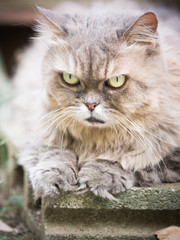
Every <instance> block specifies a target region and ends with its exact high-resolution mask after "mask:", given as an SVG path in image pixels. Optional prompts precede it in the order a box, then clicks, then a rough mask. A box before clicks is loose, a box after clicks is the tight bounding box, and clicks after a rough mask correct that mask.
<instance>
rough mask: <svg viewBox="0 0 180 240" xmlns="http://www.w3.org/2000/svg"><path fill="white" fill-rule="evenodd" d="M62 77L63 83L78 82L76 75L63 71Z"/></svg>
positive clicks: (73, 83)
mask: <svg viewBox="0 0 180 240" xmlns="http://www.w3.org/2000/svg"><path fill="white" fill-rule="evenodd" d="M62 78H63V80H64V81H65V83H67V84H69V85H77V84H79V79H78V78H77V77H76V76H74V75H72V74H69V73H63V74H62Z"/></svg>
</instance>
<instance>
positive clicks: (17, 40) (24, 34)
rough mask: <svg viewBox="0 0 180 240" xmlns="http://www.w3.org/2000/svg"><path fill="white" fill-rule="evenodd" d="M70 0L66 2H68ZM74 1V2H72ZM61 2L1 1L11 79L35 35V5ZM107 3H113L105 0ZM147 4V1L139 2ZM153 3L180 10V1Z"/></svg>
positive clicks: (0, 43)
mask: <svg viewBox="0 0 180 240" xmlns="http://www.w3.org/2000/svg"><path fill="white" fill-rule="evenodd" d="M67 1H68V0H66V2H67ZM71 1H72V0H71ZM93 1H94V2H96V1H95V0H81V1H80V0H74V2H83V3H85V2H87V3H90V2H93ZM60 2H62V1H60V0H30V1H27V0H0V52H1V55H2V58H3V62H4V68H5V71H6V73H7V74H8V76H9V77H11V76H12V74H13V72H14V68H15V66H16V61H17V60H18V53H20V52H19V51H18V50H20V49H22V47H23V46H24V45H26V44H27V43H28V42H29V38H30V36H32V35H33V30H32V28H31V27H32V25H33V24H34V23H35V17H36V15H35V12H34V10H33V7H34V6H35V5H38V6H41V7H44V8H50V9H52V8H54V7H55V6H56V5H57V4H58V3H60ZM105 2H111V1H110V0H109V1H108V0H105ZM139 2H145V0H139ZM151 2H154V3H159V4H162V5H167V6H168V7H175V8H180V0H173V1H172V0H151Z"/></svg>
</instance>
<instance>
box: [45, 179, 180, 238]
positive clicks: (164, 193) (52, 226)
mask: <svg viewBox="0 0 180 240" xmlns="http://www.w3.org/2000/svg"><path fill="white" fill-rule="evenodd" d="M117 198H118V199H119V201H118V202H115V201H109V200H107V199H102V198H100V197H97V196H94V195H93V194H92V193H85V194H83V195H76V194H74V193H63V194H62V195H61V196H60V197H59V198H58V199H56V200H54V201H53V202H51V203H50V204H48V206H47V204H46V199H43V201H42V209H41V212H42V229H41V231H42V232H41V234H42V235H41V238H42V239H45V240H55V239H67V240H71V239H78V240H82V239H87V240H88V239H97V240H101V239H102V240H105V239H113V240H116V239H119V240H121V239H122V240H125V239H127V240H153V239H154V240H155V239H157V238H156V236H155V232H156V231H157V230H159V229H161V228H164V227H168V226H170V225H180V183H176V184H163V185H159V186H156V187H152V188H132V189H131V190H128V191H126V192H124V193H121V194H119V195H118V196H117Z"/></svg>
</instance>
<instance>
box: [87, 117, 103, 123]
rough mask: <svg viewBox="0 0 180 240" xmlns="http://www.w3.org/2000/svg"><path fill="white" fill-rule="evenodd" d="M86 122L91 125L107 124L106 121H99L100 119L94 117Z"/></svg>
mask: <svg viewBox="0 0 180 240" xmlns="http://www.w3.org/2000/svg"><path fill="white" fill-rule="evenodd" d="M86 121H88V122H89V123H91V124H96V123H101V124H103V123H105V122H104V121H102V120H99V119H97V118H94V117H90V118H87V119H86Z"/></svg>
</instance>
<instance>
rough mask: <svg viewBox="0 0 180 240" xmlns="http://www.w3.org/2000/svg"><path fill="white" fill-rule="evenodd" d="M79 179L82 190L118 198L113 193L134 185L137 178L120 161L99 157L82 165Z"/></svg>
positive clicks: (112, 198) (105, 196) (109, 197)
mask: <svg viewBox="0 0 180 240" xmlns="http://www.w3.org/2000/svg"><path fill="white" fill-rule="evenodd" d="M78 181H79V184H80V187H79V190H80V191H87V190H90V191H92V192H93V193H94V194H95V195H99V196H101V197H104V198H108V199H110V200H116V199H115V198H114V197H113V195H112V194H117V193H119V192H123V191H125V190H126V189H129V188H131V187H133V186H134V185H135V182H136V179H135V176H134V174H133V173H132V172H128V171H125V170H123V169H122V167H121V165H120V163H118V162H112V161H108V160H100V159H98V160H96V161H89V162H86V163H84V164H83V165H82V167H81V169H80V171H79V174H78Z"/></svg>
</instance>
